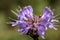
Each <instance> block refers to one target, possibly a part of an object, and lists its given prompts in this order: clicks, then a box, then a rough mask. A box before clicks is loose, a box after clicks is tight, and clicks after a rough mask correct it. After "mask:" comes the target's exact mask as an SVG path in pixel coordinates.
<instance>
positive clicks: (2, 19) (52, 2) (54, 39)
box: [0, 0, 60, 40]
mask: <svg viewBox="0 0 60 40" xmlns="http://www.w3.org/2000/svg"><path fill="white" fill-rule="evenodd" d="M27 5H31V6H32V7H33V10H34V14H35V15H42V13H43V10H44V8H45V7H46V6H48V7H50V8H51V9H52V10H53V11H54V15H55V16H56V15H58V16H57V17H56V18H55V19H58V20H59V21H60V0H0V40H33V39H32V38H31V37H30V36H29V35H20V34H19V33H18V32H17V28H18V27H12V26H11V25H10V24H7V22H11V21H12V20H10V19H9V18H8V17H11V18H14V19H17V16H16V15H14V14H13V13H12V12H11V10H14V11H15V10H16V8H18V6H20V7H22V8H23V7H24V6H27ZM55 26H56V28H58V30H57V31H55V30H53V29H49V30H48V31H47V34H46V39H45V40H60V22H59V23H58V25H55ZM39 40H43V39H42V38H41V37H39Z"/></svg>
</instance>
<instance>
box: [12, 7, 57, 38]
mask: <svg viewBox="0 0 60 40" xmlns="http://www.w3.org/2000/svg"><path fill="white" fill-rule="evenodd" d="M53 18H54V14H53V12H52V10H51V9H50V8H48V7H45V9H44V11H43V15H42V16H36V15H34V14H33V8H32V7H31V6H25V7H24V8H23V9H20V11H19V15H18V20H17V21H16V22H12V26H16V25H18V26H19V29H18V32H21V33H23V34H27V33H28V31H29V29H31V30H37V33H38V35H40V36H41V37H42V38H43V39H44V38H45V37H44V35H45V33H46V31H47V29H48V28H52V29H55V30H57V28H55V27H54V22H55V21H56V22H58V20H54V19H53Z"/></svg>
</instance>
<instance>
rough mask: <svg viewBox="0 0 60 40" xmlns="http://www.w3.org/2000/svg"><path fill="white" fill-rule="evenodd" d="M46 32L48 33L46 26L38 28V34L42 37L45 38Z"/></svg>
mask: <svg viewBox="0 0 60 40" xmlns="http://www.w3.org/2000/svg"><path fill="white" fill-rule="evenodd" d="M45 31H46V28H45V26H44V25H40V26H39V27H38V34H39V35H41V36H44V35H45Z"/></svg>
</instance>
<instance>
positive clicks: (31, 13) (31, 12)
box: [23, 6, 33, 18]
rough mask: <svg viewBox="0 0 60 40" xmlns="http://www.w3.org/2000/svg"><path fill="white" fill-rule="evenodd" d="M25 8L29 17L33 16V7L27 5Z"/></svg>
mask: <svg viewBox="0 0 60 40" xmlns="http://www.w3.org/2000/svg"><path fill="white" fill-rule="evenodd" d="M23 10H24V13H25V15H26V16H27V17H29V18H32V17H33V8H32V7H31V6H25V7H24V9H23Z"/></svg>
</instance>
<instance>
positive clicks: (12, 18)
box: [8, 17, 17, 21]
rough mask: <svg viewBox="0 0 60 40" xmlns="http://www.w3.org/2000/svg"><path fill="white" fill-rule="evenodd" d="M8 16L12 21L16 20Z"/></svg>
mask: <svg viewBox="0 0 60 40" xmlns="http://www.w3.org/2000/svg"><path fill="white" fill-rule="evenodd" d="M8 18H9V19H11V20H13V21H17V20H15V19H13V18H11V17H8Z"/></svg>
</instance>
